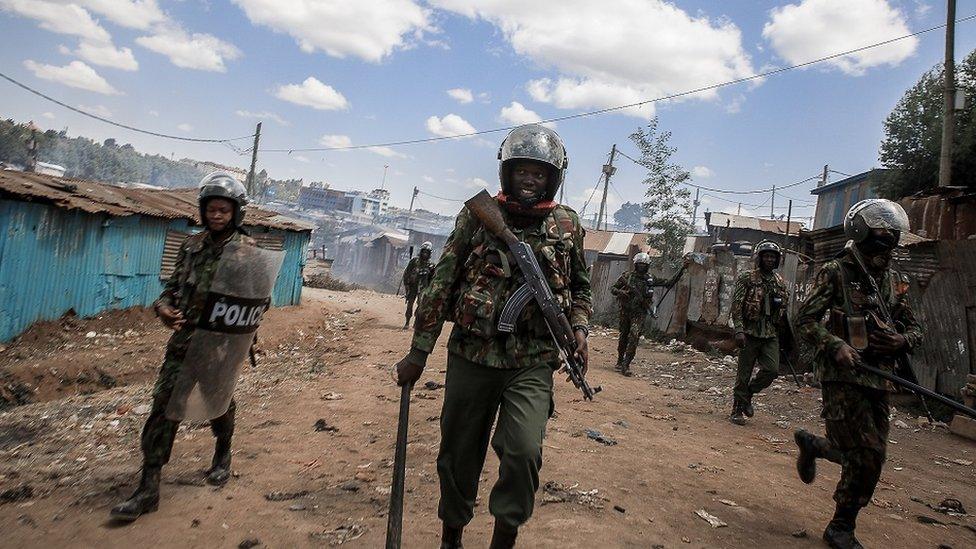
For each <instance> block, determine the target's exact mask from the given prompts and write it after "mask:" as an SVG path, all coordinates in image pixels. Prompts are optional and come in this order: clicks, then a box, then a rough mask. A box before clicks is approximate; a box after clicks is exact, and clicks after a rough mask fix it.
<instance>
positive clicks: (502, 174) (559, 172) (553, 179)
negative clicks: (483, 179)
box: [498, 124, 569, 201]
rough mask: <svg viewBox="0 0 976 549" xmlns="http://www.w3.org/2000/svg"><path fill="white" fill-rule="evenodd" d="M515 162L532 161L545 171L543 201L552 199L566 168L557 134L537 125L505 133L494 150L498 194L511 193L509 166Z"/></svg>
mask: <svg viewBox="0 0 976 549" xmlns="http://www.w3.org/2000/svg"><path fill="white" fill-rule="evenodd" d="M519 160H534V161H536V162H541V163H543V164H545V165H546V166H547V167H548V168H549V174H550V177H549V184H548V187H547V188H546V193H545V196H544V200H547V201H548V200H553V199H554V198H555V197H556V192H557V191H558V190H559V186H560V185H562V183H563V179H564V178H565V177H566V168H567V167H568V166H569V158H568V157H567V156H566V147H565V146H564V145H563V140H562V139H561V138H560V137H559V134H557V133H556V132H555V131H553V130H551V129H549V128H547V127H545V126H542V125H539V124H526V125H524V126H519V127H517V128H515V129H514V130H512V131H511V132H509V134H508V135H507V136H506V137H505V140H504V141H502V144H501V146H500V147H499V148H498V161H499V162H498V179H499V182H500V183H501V186H502V192H505V193H509V192H511V191H510V189H509V179H510V177H511V173H510V172H511V169H512V165H513V164H514V163H516V162H518V161H519Z"/></svg>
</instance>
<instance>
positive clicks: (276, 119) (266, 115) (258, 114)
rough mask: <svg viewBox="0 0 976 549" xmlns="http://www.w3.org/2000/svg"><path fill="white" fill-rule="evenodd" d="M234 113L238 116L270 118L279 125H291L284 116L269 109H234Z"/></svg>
mask: <svg viewBox="0 0 976 549" xmlns="http://www.w3.org/2000/svg"><path fill="white" fill-rule="evenodd" d="M234 114H236V115H237V116H240V117H241V118H256V119H258V120H271V121H273V122H275V123H277V124H278V125H279V126H291V122H289V121H287V120H285V119H284V118H282V117H280V116H278V115H277V114H275V113H273V112H270V111H261V112H251V111H247V110H238V111H235V112H234Z"/></svg>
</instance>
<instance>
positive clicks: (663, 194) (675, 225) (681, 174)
mask: <svg viewBox="0 0 976 549" xmlns="http://www.w3.org/2000/svg"><path fill="white" fill-rule="evenodd" d="M630 139H631V141H633V142H634V145H635V146H636V147H637V150H638V151H640V158H639V159H638V163H639V164H640V165H641V166H643V167H644V168H645V169H647V176H646V177H645V178H644V184H645V185H647V193H646V195H645V196H646V198H647V200H646V201H645V202H644V204H643V207H644V212H645V215H646V216H648V217H649V218H650V221H648V222H647V223H646V224H645V225H644V226H645V228H647V229H648V231H649V232H650V233H651V234H650V236H649V237H648V244H650V245H651V246H652V247H653V248H654V249H656V250H658V251H659V252H661V257H662V258H663V259H664V260H665V261H666V262H668V263H670V264H671V265H674V266H676V265H677V264H678V263H679V262H680V260H681V255H682V252H683V250H684V245H685V238H686V237H687V236H688V235H689V234H691V232H692V231H693V230H694V226H693V225H692V223H691V216H692V204H691V191H689V190H688V189H686V188H683V187H680V186H679V185H681V184H682V183H685V182H687V181H688V180H689V179H691V174H689V173H688V171H687V170H685V169H684V168H682V167H681V166H680V165H679V164H677V163H676V162H674V161H673V160H672V159H671V157H672V156H673V155H674V153H675V152H676V151H677V149H676V148H675V147H672V146H671V145H670V141H671V132H659V131H658V120H657V117H655V118H654V119H652V120H651V121H650V122H649V123H648V124H647V127H646V128H637V131H635V132H634V133H632V134H630Z"/></svg>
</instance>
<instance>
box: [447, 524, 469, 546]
mask: <svg viewBox="0 0 976 549" xmlns="http://www.w3.org/2000/svg"><path fill="white" fill-rule="evenodd" d="M463 533H464V527H463V526H459V527H457V528H455V527H453V526H448V525H447V523H446V522H445V523H442V526H441V549H464V545H463V544H462V543H461V534H463Z"/></svg>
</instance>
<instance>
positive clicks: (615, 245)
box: [583, 229, 660, 322]
mask: <svg viewBox="0 0 976 549" xmlns="http://www.w3.org/2000/svg"><path fill="white" fill-rule="evenodd" d="M638 252H647V253H649V254H650V255H652V256H655V257H656V256H660V254H659V253H658V252H657V251H656V250H653V249H651V247H650V246H649V245H648V244H647V234H646V233H627V232H615V231H600V230H595V229H589V230H587V231H586V235H585V236H584V238H583V256H584V259H585V261H586V264H587V265H588V266H589V267H590V289H591V291H592V292H593V316H594V317H595V318H596V319H598V320H602V321H604V322H607V321H609V319H610V318H616V316H615V315H616V314H617V308H618V306H617V300H616V299H615V298H614V297H613V295H612V294H611V293H610V288H611V287H612V286H613V284H614V283H615V282H616V281H617V278H619V277H620V275H621V274H623V272H624V271H626V270H628V269H630V267H631V261H632V260H633V257H634V256H635V255H637V253H638ZM652 266H653V265H652ZM655 274H660V273H658V272H655Z"/></svg>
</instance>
